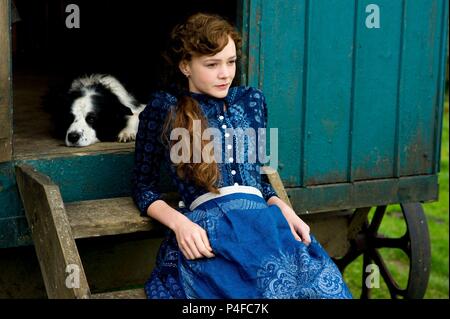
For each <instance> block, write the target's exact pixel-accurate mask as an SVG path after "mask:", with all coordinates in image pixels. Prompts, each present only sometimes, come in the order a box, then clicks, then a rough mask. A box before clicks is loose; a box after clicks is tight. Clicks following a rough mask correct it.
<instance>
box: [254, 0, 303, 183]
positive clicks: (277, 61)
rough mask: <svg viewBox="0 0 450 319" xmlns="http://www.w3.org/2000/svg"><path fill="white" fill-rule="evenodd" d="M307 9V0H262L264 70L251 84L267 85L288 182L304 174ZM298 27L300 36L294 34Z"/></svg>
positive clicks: (261, 63) (270, 124) (281, 165)
mask: <svg viewBox="0 0 450 319" xmlns="http://www.w3.org/2000/svg"><path fill="white" fill-rule="evenodd" d="M305 9H306V7H305V2H303V1H294V2H292V1H262V2H260V8H259V10H260V12H261V18H260V37H261V38H260V41H259V48H260V52H259V56H260V58H259V70H260V73H259V74H258V82H257V83H255V82H256V79H255V80H253V83H251V85H257V86H258V87H261V88H262V89H263V91H264V93H265V95H266V98H267V101H268V116H269V121H268V127H272V128H277V129H278V135H279V137H278V161H279V168H280V173H281V174H282V176H283V179H284V182H285V184H286V186H294V185H299V184H301V178H302V176H301V174H299V168H300V167H301V158H303V156H302V152H303V149H302V144H301V143H299V141H301V137H302V132H303V122H302V119H303V118H304V114H303V113H302V108H301V105H302V102H303V101H302V97H303V95H304V94H303V93H304V88H303V81H302V80H301V78H302V74H303V70H304V59H303V57H304V48H305V43H304V40H303V37H302V36H301V35H302V34H304V33H305V29H304V28H305V25H304V20H305V11H306V10H305ZM294 30H295V32H296V36H292V32H294ZM289 31H291V32H289ZM249 78H251V77H249ZM273 85H276V86H273ZM270 146H271V145H270ZM270 146H269V147H270ZM269 149H270V148H269ZM270 153H271V154H272V155H273V152H270Z"/></svg>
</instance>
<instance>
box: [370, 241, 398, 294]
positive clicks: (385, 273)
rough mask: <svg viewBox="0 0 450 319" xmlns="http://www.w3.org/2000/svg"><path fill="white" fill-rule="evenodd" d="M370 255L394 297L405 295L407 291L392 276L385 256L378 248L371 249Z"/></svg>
mask: <svg viewBox="0 0 450 319" xmlns="http://www.w3.org/2000/svg"><path fill="white" fill-rule="evenodd" d="M370 257H371V258H372V259H373V261H374V262H375V264H376V265H377V266H378V268H379V269H380V274H381V277H383V279H384V282H385V283H386V285H387V286H388V289H389V292H390V294H391V298H392V299H396V298H397V297H398V296H399V295H400V296H404V295H405V291H404V290H402V289H400V287H399V286H398V284H397V282H396V281H395V279H394V278H393V277H392V275H391V273H390V271H389V269H388V268H387V266H386V264H385V263H384V261H383V258H382V257H381V255H380V253H379V252H378V251H377V250H376V249H371V250H370Z"/></svg>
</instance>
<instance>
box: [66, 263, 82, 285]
mask: <svg viewBox="0 0 450 319" xmlns="http://www.w3.org/2000/svg"><path fill="white" fill-rule="evenodd" d="M66 273H67V274H68V275H67V277H66V287H67V288H68V289H73V288H80V266H78V265H77V264H69V265H67V267H66Z"/></svg>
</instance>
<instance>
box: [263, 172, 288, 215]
mask: <svg viewBox="0 0 450 319" xmlns="http://www.w3.org/2000/svg"><path fill="white" fill-rule="evenodd" d="M262 169H263V171H264V172H265V174H267V177H268V179H269V182H270V185H272V187H273V189H274V190H275V191H276V192H277V195H278V197H279V198H280V199H282V200H283V201H284V202H285V203H286V204H288V205H289V206H290V207H292V204H291V201H290V199H289V196H288V194H287V192H286V189H285V188H284V185H283V181H282V180H281V177H280V175H279V174H278V172H277V171H276V170H274V169H273V168H271V167H270V166H263V167H262Z"/></svg>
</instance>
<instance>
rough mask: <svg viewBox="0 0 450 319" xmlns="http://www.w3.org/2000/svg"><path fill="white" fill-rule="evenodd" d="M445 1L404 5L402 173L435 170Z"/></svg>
mask: <svg viewBox="0 0 450 319" xmlns="http://www.w3.org/2000/svg"><path fill="white" fill-rule="evenodd" d="M444 2H445V3H446V2H447V1H444V0H442V1H440V0H415V1H407V2H406V4H405V21H404V44H403V64H402V82H401V84H400V88H401V103H400V112H399V113H400V131H399V171H400V175H401V176H405V175H417V174H430V173H432V172H433V171H434V167H435V164H434V162H433V161H434V160H435V159H434V156H435V154H436V152H435V147H440V144H437V143H436V141H435V140H437V134H436V131H435V130H437V129H439V128H440V124H439V122H440V121H442V118H441V119H438V118H436V114H439V113H441V112H440V111H439V110H438V108H440V107H442V105H438V103H440V104H441V103H442V100H441V98H440V95H442V94H443V92H442V87H441V86H440V83H441V81H442V73H440V70H443V67H444V65H442V58H441V54H442V53H443V50H442V47H441V44H442V43H443V42H444V41H445V38H442V36H445V33H443V30H444V28H443V26H442V25H443V24H444V23H445V25H446V26H448V21H446V20H443V18H444V13H445V11H447V10H448V8H447V10H443V8H444V6H446V4H444Z"/></svg>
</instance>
